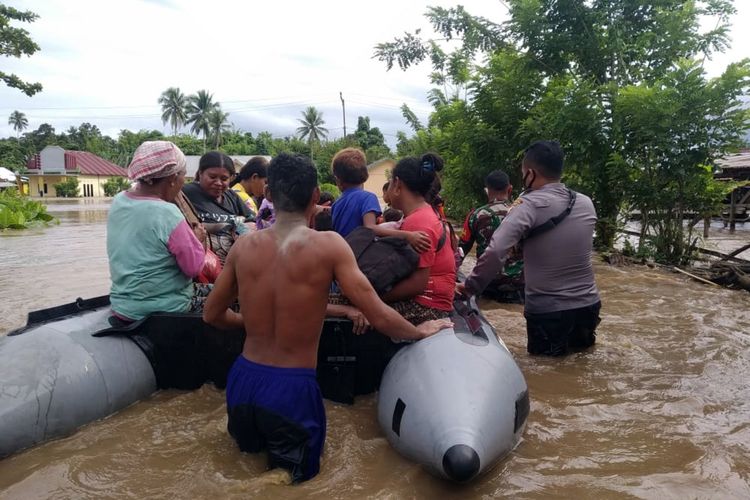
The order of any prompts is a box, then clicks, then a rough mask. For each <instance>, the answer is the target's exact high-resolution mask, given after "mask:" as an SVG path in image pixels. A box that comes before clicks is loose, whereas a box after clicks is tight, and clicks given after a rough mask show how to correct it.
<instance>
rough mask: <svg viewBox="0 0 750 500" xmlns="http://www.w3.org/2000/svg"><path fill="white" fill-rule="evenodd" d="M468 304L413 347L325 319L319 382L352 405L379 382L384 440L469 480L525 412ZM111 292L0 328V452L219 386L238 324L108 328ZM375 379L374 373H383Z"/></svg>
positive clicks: (497, 346) (441, 471) (195, 321)
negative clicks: (166, 396) (157, 399)
mask: <svg viewBox="0 0 750 500" xmlns="http://www.w3.org/2000/svg"><path fill="white" fill-rule="evenodd" d="M473 305H474V303H473V302H472V303H471V304H469V305H467V304H461V303H457V304H456V312H455V313H454V314H453V321H454V323H455V327H454V328H453V329H449V330H444V331H442V332H440V333H438V334H437V335H435V336H433V337H431V338H429V339H425V340H422V341H420V342H417V343H414V344H396V343H393V342H391V341H390V339H388V338H386V337H385V336H383V335H380V334H379V333H377V332H369V333H367V334H364V335H354V334H353V333H352V324H351V322H350V321H346V320H340V319H327V320H326V321H325V324H324V326H323V332H322V335H321V340H320V346H319V350H318V382H319V383H320V387H321V391H322V393H323V396H324V397H325V398H327V399H330V400H333V401H337V402H342V403H352V402H353V401H354V399H355V397H356V396H357V395H360V394H368V393H372V392H374V391H376V390H378V388H380V395H379V420H380V424H381V426H382V427H383V430H384V432H385V433H386V435H387V437H388V440H389V441H390V442H391V444H392V445H393V446H394V447H395V448H396V450H398V451H399V452H401V453H402V454H404V455H405V456H407V457H408V458H410V459H412V460H415V461H417V462H419V463H422V464H424V465H426V466H427V468H428V469H429V470H431V471H433V472H434V473H436V474H438V475H441V476H443V477H447V478H449V479H452V480H456V481H468V480H470V479H472V478H473V477H476V476H477V475H479V474H480V473H481V472H483V471H485V470H487V469H488V468H489V467H491V466H492V464H494V463H496V462H497V461H498V460H500V459H502V458H503V457H504V456H505V455H507V454H508V453H509V452H510V451H511V450H512V449H513V448H514V447H515V446H516V445H517V444H518V442H519V439H520V436H521V433H522V432H523V426H524V424H525V421H526V417H527V415H528V410H529V400H528V392H527V390H526V383H525V381H524V379H523V376H522V375H521V373H520V371H519V369H518V367H517V366H516V364H515V362H514V361H513V358H512V356H511V355H510V353H509V352H508V350H507V349H506V348H505V346H504V345H503V344H502V342H501V341H499V340H498V339H497V337H496V336H495V333H494V332H493V331H492V328H491V327H490V325H489V324H488V323H487V322H486V321H485V320H484V319H483V318H482V317H481V316H480V315H478V313H477V312H476V310H475V309H473V308H472V306H473ZM109 316H110V309H109V298H108V297H106V296H105V297H98V298H95V299H90V300H81V299H78V300H77V301H76V302H75V303H72V304H66V305H63V306H59V307H55V308H51V309H46V310H42V311H35V312H33V313H30V314H29V320H28V324H27V326H26V327H24V328H22V329H19V330H16V331H14V332H11V333H10V334H8V335H7V336H5V337H0V457H3V456H6V455H10V454H12V453H15V452H17V451H19V450H22V449H24V448H27V447H29V446H32V445H34V444H37V443H40V442H43V441H46V440H48V439H52V438H55V437H60V436H64V435H66V434H70V433H71V432H73V431H75V430H76V429H77V428H78V427H80V426H82V425H85V424H87V423H90V422H92V421H95V420H97V419H100V418H103V417H106V416H108V415H111V414H112V413H115V412H117V411H119V410H120V409H122V408H124V407H126V406H128V405H130V404H133V403H135V402H136V401H139V400H141V399H144V398H146V397H148V396H149V395H150V394H152V393H153V392H154V391H156V390H157V389H182V390H191V389H196V388H198V387H200V386H201V385H203V384H204V383H206V382H209V381H210V382H213V383H214V384H215V385H216V386H217V387H219V388H224V387H225V386H226V377H227V374H228V372H229V368H230V367H231V365H232V363H233V361H234V359H235V358H236V357H237V355H238V354H239V353H240V352H241V350H242V344H243V342H244V331H242V330H232V331H224V330H217V329H215V328H213V327H211V326H209V325H207V324H205V323H203V321H202V320H201V318H200V315H197V314H160V313H159V314H154V315H151V316H149V317H148V318H146V319H145V320H142V321H139V322H136V323H133V324H130V325H127V326H125V325H120V326H114V327H113V326H111V325H110V322H109ZM381 379H382V380H381Z"/></svg>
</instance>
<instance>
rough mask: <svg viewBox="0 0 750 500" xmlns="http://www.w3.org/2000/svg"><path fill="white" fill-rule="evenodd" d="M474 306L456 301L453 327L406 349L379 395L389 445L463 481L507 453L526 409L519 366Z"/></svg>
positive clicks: (514, 443) (519, 432)
mask: <svg viewBox="0 0 750 500" xmlns="http://www.w3.org/2000/svg"><path fill="white" fill-rule="evenodd" d="M473 305H474V303H473V302H471V303H468V304H467V303H458V302H457V303H456V305H455V310H456V312H457V314H454V315H453V318H452V319H453V321H454V324H455V326H454V328H453V329H450V330H443V331H441V332H439V333H438V334H436V335H434V336H432V337H430V338H427V339H424V340H421V341H419V342H416V343H414V344H411V345H407V346H406V347H404V348H403V349H401V350H400V351H399V352H398V353H397V354H396V355H395V356H394V357H393V359H392V360H391V362H390V363H389V364H388V367H387V368H386V370H385V373H384V374H383V380H382V383H381V384H380V393H379V395H378V420H379V421H380V426H381V427H382V429H383V432H385V434H386V436H387V438H388V441H389V442H390V443H391V445H392V446H393V447H394V448H395V449H396V450H397V451H399V452H400V453H401V454H403V455H404V456H406V457H407V458H409V459H411V460H414V461H416V462H419V463H421V464H423V465H424V466H425V467H427V469H428V470H430V471H432V472H433V473H435V474H437V475H439V476H442V477H444V478H447V479H451V480H454V481H458V482H466V481H470V480H471V479H473V478H475V477H477V476H478V475H480V474H481V473H482V472H484V471H486V470H488V469H489V468H491V467H492V466H493V465H494V464H496V463H497V462H498V461H500V460H501V459H503V458H504V457H505V456H507V455H508V454H509V453H510V452H511V451H512V450H513V449H514V448H515V447H516V446H517V445H518V443H519V442H520V440H521V435H522V433H523V430H524V427H525V424H526V418H527V417H528V414H529V393H528V389H527V386H526V381H525V380H524V378H523V375H522V374H521V370H520V369H519V368H518V366H517V365H516V363H515V361H514V360H513V356H512V355H511V353H510V352H509V351H508V349H507V347H506V346H505V344H504V343H503V342H502V341H501V340H500V339H498V337H497V336H496V335H495V332H494V331H493V329H492V327H491V326H490V324H489V323H488V322H487V321H486V320H485V319H484V318H483V317H482V316H481V315H479V313H478V312H477V311H476V310H475V309H473Z"/></svg>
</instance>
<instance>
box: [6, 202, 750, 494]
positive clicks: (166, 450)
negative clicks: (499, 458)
mask: <svg viewBox="0 0 750 500" xmlns="http://www.w3.org/2000/svg"><path fill="white" fill-rule="evenodd" d="M106 209H107V205H106V204H104V203H102V202H95V203H91V202H89V203H87V204H84V203H82V202H75V204H56V205H54V206H53V207H51V211H52V212H54V213H55V214H57V215H58V216H59V217H60V218H61V221H62V223H61V224H60V225H59V226H55V227H50V228H46V229H38V230H33V231H30V232H25V233H23V235H21V234H20V233H18V234H15V235H9V234H7V233H5V234H2V235H0V269H2V273H0V317H2V324H1V325H0V334H2V333H5V332H7V331H8V330H9V329H11V328H14V327H16V326H20V325H21V324H22V323H23V322H24V318H25V314H26V313H27V312H28V311H29V310H33V309H37V308H41V307H46V306H49V305H56V304H60V303H63V302H68V301H70V300H72V299H74V298H75V297H78V296H83V297H90V296H94V295H98V294H102V293H106V292H107V289H108V282H107V280H108V272H107V261H106V252H105V245H104V233H105V219H106ZM596 271H597V281H598V283H599V286H600V288H601V290H602V300H603V308H602V316H603V321H602V325H601V327H600V336H599V341H598V344H597V346H596V347H595V348H594V349H592V350H590V351H588V352H586V353H582V354H578V355H575V356H571V357H568V358H566V359H563V360H549V359H541V358H531V357H529V356H528V355H527V354H526V352H525V330H524V321H523V317H522V314H521V312H522V311H521V308H520V307H518V306H507V305H498V304H495V303H488V302H485V303H482V307H483V309H484V312H485V314H486V315H487V317H488V319H489V320H490V321H491V322H492V324H493V325H494V326H495V328H496V330H497V331H498V333H500V335H501V336H502V337H503V339H504V340H505V342H506V343H507V344H508V347H509V348H510V350H511V351H512V352H513V353H514V355H515V356H516V359H517V361H518V364H519V365H520V367H521V369H522V371H523V373H524V375H525V376H526V379H527V381H528V384H529V388H530V393H531V400H532V403H531V414H530V416H529V423H528V426H527V428H526V433H525V436H524V440H523V441H522V443H521V444H520V446H519V447H518V448H517V449H516V450H515V451H514V452H513V453H512V455H511V456H510V457H509V458H508V459H507V460H505V461H504V462H502V463H501V464H499V465H498V466H497V467H495V468H494V469H492V470H491V471H489V472H488V473H487V474H486V475H484V476H483V477H481V478H480V479H478V480H477V481H475V482H474V483H472V484H470V485H467V486H456V485H452V484H448V483H446V482H444V481H442V480H439V479H436V478H434V477H432V476H430V475H429V474H427V473H426V472H424V471H423V470H422V469H421V468H420V467H418V466H416V465H414V464H412V463H410V462H408V461H406V460H404V459H402V458H401V457H400V456H399V455H398V454H396V452H394V451H393V450H392V449H391V448H390V447H389V446H388V444H387V442H386V440H385V438H384V437H383V435H382V433H381V432H380V429H379V427H378V424H377V416H376V406H375V405H376V398H375V397H374V396H368V397H364V398H360V399H359V400H358V401H357V403H356V404H355V405H354V406H341V405H336V404H332V403H329V402H326V410H327V412H328V422H329V426H328V440H327V446H326V450H325V454H324V456H323V462H322V472H321V474H320V475H319V476H318V477H316V478H315V479H314V480H312V481H310V482H307V483H305V484H302V485H299V486H286V485H284V484H283V477H282V476H281V475H279V474H274V473H264V472H263V471H264V465H265V462H264V460H263V459H262V458H260V457H257V456H249V455H243V454H241V453H239V452H238V451H237V449H236V447H235V445H234V443H233V441H232V440H231V438H229V437H228V435H227V433H226V416H225V411H224V406H223V405H224V399H223V393H222V392H220V391H217V390H216V389H214V388H213V387H209V386H205V387H203V388H202V389H200V390H198V391H195V392H178V391H163V392H160V393H157V394H155V395H154V396H153V397H151V398H149V399H148V400H146V401H142V402H140V403H137V404H135V405H133V406H131V407H129V408H127V409H126V410H124V411H122V412H120V413H119V414H117V415H114V416H112V417H110V418H107V419H105V420H103V421H100V422H95V423H93V424H90V425H88V426H86V427H84V428H83V429H81V430H79V431H78V432H77V433H75V434H74V435H72V436H70V437H68V438H65V439H60V440H57V441H53V442H50V443H47V444H44V445H41V446H38V447H36V448H33V449H31V450H28V451H25V452H23V453H20V454H18V455H15V456H12V457H10V458H6V459H4V460H0V498H2V499H16V498H18V499H29V498H92V499H93V498H147V497H148V498H159V497H163V498H167V497H169V498H173V497H192V498H211V497H213V498H252V497H255V498H269V497H274V498H324V499H336V498H342V499H343V498H347V499H348V498H393V499H396V498H438V497H441V498H442V497H446V498H495V497H499V496H509V497H513V498H549V497H567V498H705V497H712V498H748V497H750V383H748V373H750V308H748V306H749V305H750V295H748V294H747V293H744V292H742V293H740V292H733V291H727V290H722V289H714V288H709V287H706V286H703V285H700V284H696V283H693V282H690V281H686V280H685V279H683V278H682V277H680V276H675V275H669V274H665V273H663V272H660V271H654V270H649V269H648V268H641V267H634V268H613V267H608V266H606V265H603V264H597V265H596ZM0 383H2V382H1V381H0Z"/></svg>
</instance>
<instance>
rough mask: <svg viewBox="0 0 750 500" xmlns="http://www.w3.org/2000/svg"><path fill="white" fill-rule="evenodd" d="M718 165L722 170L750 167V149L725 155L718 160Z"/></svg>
mask: <svg viewBox="0 0 750 500" xmlns="http://www.w3.org/2000/svg"><path fill="white" fill-rule="evenodd" d="M716 165H718V166H719V167H721V169H722V170H732V169H736V168H750V151H742V152H741V153H737V154H733V155H729V156H725V157H724V158H719V159H718V160H716Z"/></svg>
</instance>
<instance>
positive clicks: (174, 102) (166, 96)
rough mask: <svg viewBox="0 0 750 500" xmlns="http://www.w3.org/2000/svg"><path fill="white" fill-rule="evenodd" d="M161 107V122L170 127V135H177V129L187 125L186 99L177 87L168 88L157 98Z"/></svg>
mask: <svg viewBox="0 0 750 500" xmlns="http://www.w3.org/2000/svg"><path fill="white" fill-rule="evenodd" d="M159 105H160V106H161V111H162V113H161V121H162V123H165V124H166V123H167V122H169V124H170V125H171V126H172V135H173V136H176V135H177V129H178V128H180V127H182V126H183V125H185V123H187V119H188V115H187V106H188V98H187V97H186V96H185V94H183V93H182V91H181V90H180V89H179V88H177V87H169V88H168V89H167V90H165V91H164V92H162V94H161V96H159Z"/></svg>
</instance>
